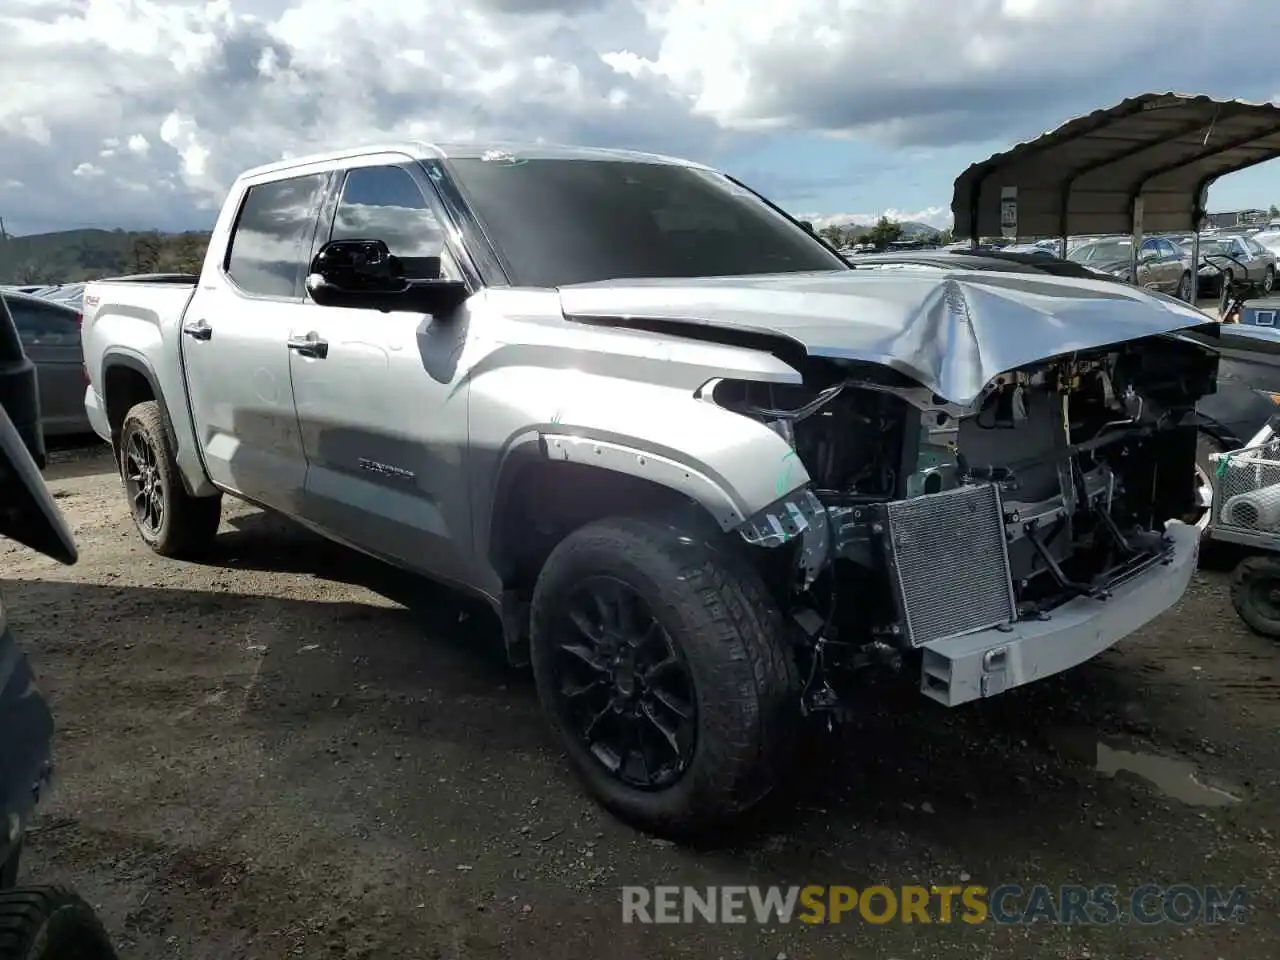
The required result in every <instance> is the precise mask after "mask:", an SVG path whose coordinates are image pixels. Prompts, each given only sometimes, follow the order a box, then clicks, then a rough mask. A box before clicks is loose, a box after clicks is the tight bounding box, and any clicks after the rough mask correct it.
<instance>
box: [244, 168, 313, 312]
mask: <svg viewBox="0 0 1280 960" xmlns="http://www.w3.org/2000/svg"><path fill="white" fill-rule="evenodd" d="M327 181H328V174H325V173H316V174H310V175H307V176H302V177H290V178H288V179H285V180H273V181H271V182H270V183H258V184H254V185H253V186H251V187H250V188H249V189H248V190H247V191H246V192H245V195H244V200H243V201H242V202H241V204H240V213H239V215H238V216H237V217H236V225H235V229H234V230H233V231H232V234H231V242H230V244H229V245H228V247H227V257H226V261H225V263H224V265H223V267H224V269H225V270H226V273H227V276H228V277H230V278H231V280H232V282H233V283H235V285H236V286H237V287H239V288H240V290H241V291H243V292H244V293H248V294H252V295H254V296H259V297H281V298H286V299H295V298H296V299H301V298H302V274H303V269H304V267H305V264H304V263H303V261H304V259H305V258H306V256H307V253H308V252H309V251H310V249H311V237H312V233H313V231H314V230H315V225H316V218H317V216H318V215H319V212H320V202H321V199H322V197H323V194H324V188H325V184H326V182H327Z"/></svg>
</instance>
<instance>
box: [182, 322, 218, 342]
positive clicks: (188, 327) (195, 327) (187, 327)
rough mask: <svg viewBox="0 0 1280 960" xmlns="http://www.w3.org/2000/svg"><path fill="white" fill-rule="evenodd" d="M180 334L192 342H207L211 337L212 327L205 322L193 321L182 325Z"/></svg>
mask: <svg viewBox="0 0 1280 960" xmlns="http://www.w3.org/2000/svg"><path fill="white" fill-rule="evenodd" d="M182 332H183V333H185V334H186V335H187V336H188V337H190V338H191V339H192V340H208V339H209V338H210V337H212V336H213V327H211V326H209V322H208V321H207V320H195V321H193V322H191V323H184V324H183V325H182Z"/></svg>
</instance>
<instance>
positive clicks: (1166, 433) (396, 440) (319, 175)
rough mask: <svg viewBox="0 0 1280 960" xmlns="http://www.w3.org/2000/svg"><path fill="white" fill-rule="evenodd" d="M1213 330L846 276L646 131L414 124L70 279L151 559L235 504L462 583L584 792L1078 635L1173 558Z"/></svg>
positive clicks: (1002, 684) (312, 161)
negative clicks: (628, 141)
mask: <svg viewBox="0 0 1280 960" xmlns="http://www.w3.org/2000/svg"><path fill="white" fill-rule="evenodd" d="M1216 335H1217V326H1216V325H1213V324H1206V318H1205V317H1204V316H1203V315H1202V314H1200V313H1198V312H1197V311H1195V310H1194V309H1192V308H1189V307H1186V306H1185V305H1183V304H1181V303H1179V302H1177V301H1175V300H1173V299H1172V298H1168V297H1163V296H1159V295H1152V294H1149V293H1147V292H1145V291H1142V290H1139V289H1135V288H1132V287H1128V286H1123V285H1119V284H1115V283H1112V282H1108V281H1105V280H1097V279H1076V278H1069V277H1057V276H1045V275H1043V274H1042V273H1037V274H1035V275H1023V274H1018V273H1014V272H1002V271H992V270H990V269H986V270H977V269H968V268H966V267H965V266H964V264H963V263H962V262H961V261H959V260H957V261H956V266H955V268H954V269H946V270H941V271H937V270H935V271H914V272H913V271H910V270H901V271H885V270H866V269H858V268H855V267H851V266H850V265H849V264H847V263H846V262H845V261H844V260H843V259H841V257H840V256H839V255H838V254H837V253H836V251H835V250H833V249H832V248H830V247H829V246H827V245H826V244H825V243H824V242H822V241H821V240H820V239H818V238H817V237H815V236H813V234H812V233H811V232H810V231H808V230H806V229H805V228H804V226H803V225H802V224H801V223H799V222H797V221H796V220H794V219H792V218H791V217H789V216H788V215H786V214H785V213H783V212H782V211H781V210H779V209H778V208H777V207H776V206H775V205H773V204H771V203H770V202H768V201H767V200H765V199H764V198H762V197H761V196H759V195H758V194H756V193H755V192H753V191H752V190H751V189H749V188H748V187H746V186H745V185H743V184H742V183H740V182H738V181H736V180H734V179H732V178H730V177H727V176H725V175H724V174H721V173H719V172H717V171H715V170H712V169H710V168H707V167H705V166H700V165H698V164H694V163H689V162H685V161H681V160H675V159H671V158H665V157H656V156H651V155H647V154H637V153H626V152H616V151H603V150H590V149H580V148H567V147H565V148H562V147H549V146H545V145H537V146H519V145H515V146H512V145H502V144H489V145H467V146H458V147H453V146H445V147H441V146H431V145H426V144H417V143H411V144H401V145H394V146H387V147H374V148H367V149H357V150H351V151H346V152H337V153H330V154H325V155H320V156H313V157H307V158H301V159H292V160H288V161H285V162H281V163H276V164H273V165H270V166H266V167H260V168H258V169H255V170H251V171H249V172H248V173H246V174H244V175H243V176H241V177H240V178H239V179H238V180H237V181H236V183H235V184H234V186H233V187H232V189H231V192H230V195H229V196H228V198H227V200H226V203H225V206H224V207H223V209H222V211H221V213H220V215H219V217H218V220H217V223H216V226H215V228H214V230H213V233H212V237H211V240H210V244H209V248H208V253H207V256H206V259H205V262H204V266H203V270H202V272H201V274H200V276H199V277H198V278H189V279H184V278H168V279H167V282H155V281H152V282H147V281H141V282H136V281H131V282H123V283H113V282H100V283H91V284H90V285H89V286H88V288H87V290H86V291H85V296H84V324H83V343H84V354H85V361H86V364H87V366H88V373H89V379H90V385H89V388H88V390H87V392H86V396H85V402H86V408H87V411H88V414H89V417H90V419H91V421H92V423H93V425H94V428H95V430H96V431H97V432H98V433H99V434H100V435H101V436H102V437H103V438H104V439H105V440H107V441H108V442H110V443H111V444H112V446H113V448H114V450H115V452H116V455H117V457H118V460H119V465H120V470H121V475H122V478H123V481H124V488H125V491H126V494H127V498H128V502H129V505H130V509H131V510H132V511H133V516H134V520H135V522H136V524H137V527H138V530H139V533H140V534H141V536H142V537H143V539H144V540H145V541H146V542H147V543H149V544H150V545H151V546H152V548H153V549H155V550H156V551H157V552H158V553H160V554H163V555H167V556H179V555H183V554H186V553H190V552H193V551H198V550H200V549H201V548H202V547H204V546H206V545H207V544H208V543H209V542H210V540H211V539H212V538H213V537H214V536H215V534H216V531H217V528H218V524H219V515H220V498H221V497H222V496H223V495H227V496H232V497H237V498H241V499H243V500H247V501H250V502H252V503H255V504H258V505H260V506H262V507H264V508H267V509H270V510H274V511H279V512H281V513H284V514H286V515H288V516H290V517H292V518H293V519H295V520H297V521H299V522H300V523H302V524H304V525H306V526H308V527H310V528H312V529H314V530H316V531H318V532H320V533H321V534H323V535H324V536H327V537H330V538H332V539H333V540H335V541H338V542H340V543H344V544H346V545H348V546H350V547H353V548H355V549H356V550H360V551H363V552H365V553H367V554H369V555H371V556H374V557H377V558H380V559H383V560H386V561H388V562H390V563H393V564H397V565H399V566H401V567H404V568H407V569H409V570H411V571H415V572H417V573H420V574H423V575H426V576H429V577H432V578H435V579H437V580H439V581H443V582H446V583H450V584H453V585H456V586H457V587H459V588H461V589H463V590H467V591H469V592H471V593H472V594H474V595H476V596H478V597H480V598H483V599H484V600H485V601H487V602H488V603H489V604H491V605H492V607H493V609H494V610H495V612H496V613H497V614H499V616H500V619H501V623H502V626H503V636H504V639H505V643H506V646H507V649H508V652H509V654H510V656H511V658H512V660H513V661H514V662H517V663H526V662H527V663H530V664H531V666H532V669H533V674H534V679H535V682H536V684H537V688H538V691H539V695H540V697H541V699H542V701H543V703H544V705H545V707H546V709H547V712H548V714H549V717H550V719H551V722H552V724H553V726H554V728H555V730H556V732H557V733H558V735H559V736H560V737H561V738H562V740H563V743H564V746H565V748H566V751H567V753H568V756H569V758H570V761H571V764H572V766H573V767H574V769H575V770H576V771H577V772H578V774H579V775H580V776H581V778H582V780H583V782H584V783H585V785H586V786H587V788H588V789H589V790H590V791H591V793H592V794H593V795H594V796H595V797H596V798H597V799H599V800H600V801H601V802H602V803H604V804H605V805H606V806H607V807H608V808H609V809H611V810H613V811H614V812H616V813H617V814H619V815H621V816H623V817H625V818H627V819H629V820H630V821H632V822H634V823H636V824H638V825H640V826H642V827H644V828H646V829H649V830H652V831H655V832H659V833H667V834H674V835H685V834H688V833H689V832H691V831H696V830H700V829H703V828H706V827H709V826H713V825H717V824H721V823H724V822H726V821H728V820H731V819H733V818H736V817H738V816H739V815H741V814H742V813H743V812H745V811H746V810H749V809H750V808H752V807H753V806H754V805H755V804H757V803H758V801H760V800H761V799H762V798H763V797H764V796H765V795H766V794H768V793H769V791H770V789H771V788H772V787H773V786H774V785H775V784H776V783H777V782H778V781H779V779H780V777H781V776H782V775H783V772H784V770H785V769H786V765H787V763H788V762H789V759H790V757H791V751H792V746H793V744H794V742H795V738H796V736H797V732H798V730H799V729H800V728H801V721H802V719H803V718H804V717H806V716H813V717H818V718H824V717H827V718H830V717H841V716H843V715H846V714H847V712H848V711H851V710H856V709H857V704H858V702H859V701H858V700H857V699H856V698H854V697H851V696H850V694H849V690H850V687H851V677H853V676H854V675H855V674H857V673H858V672H859V671H862V670H866V669H872V668H876V667H887V668H900V667H902V666H908V667H910V668H911V669H913V670H915V671H917V672H918V674H919V677H920V689H921V693H922V694H924V695H925V696H927V697H929V698H931V699H933V700H936V701H939V702H941V703H943V704H947V705H952V706H954V705H958V704H963V703H966V702H969V701H972V700H976V699H979V698H982V697H987V696H993V695H996V694H998V693H1000V692H1001V691H1004V690H1007V689H1009V688H1011V687H1015V686H1018V685H1019V684H1023V683H1027V682H1029V681H1032V680H1035V679H1038V678H1040V677H1044V676H1047V675H1049V674H1052V673H1055V672H1057V671H1060V670H1064V669H1067V668H1069V667H1072V666H1074V665H1076V664H1079V663H1081V662H1082V661H1084V660H1087V659H1089V658H1090V657H1092V656H1094V655H1096V654H1098V653H1099V652H1100V651H1102V650H1104V649H1106V648H1107V647H1109V646H1111V645H1112V644H1114V643H1116V642H1117V641H1118V640H1120V639H1121V638H1123V637H1124V636H1125V635H1127V634H1129V633H1130V632H1132V631H1133V630H1135V629H1137V628H1138V627H1140V626H1141V625H1142V624H1144V623H1146V622H1148V621H1149V620H1151V619H1152V618H1154V617H1155V616H1157V615H1158V614H1160V613H1161V612H1162V611H1164V610H1166V609H1168V608H1169V607H1170V606H1171V605H1172V604H1173V603H1175V602H1176V601H1177V600H1178V598H1179V597H1180V596H1181V595H1182V593H1183V591H1184V589H1185V588H1186V586H1187V583H1188V581H1189V579H1190V577H1191V575H1192V571H1193V569H1194V567H1195V561H1196V554H1197V550H1198V545H1199V537H1198V535H1197V532H1196V530H1195V529H1194V528H1193V527H1192V526H1189V525H1187V524H1185V523H1183V522H1181V520H1180V519H1178V518H1183V517H1185V516H1186V515H1187V514H1188V513H1189V512H1192V511H1194V509H1195V496H1196V492H1195V484H1194V482H1193V477H1194V461H1195V452H1196V451H1195V447H1196V426H1195V405H1196V402H1197V400H1198V399H1199V398H1200V397H1202V396H1204V395H1207V394H1209V393H1212V391H1213V390H1214V388H1215V377H1216V368H1217V362H1218V360H1217V354H1216V353H1215V350H1214V338H1215V337H1216Z"/></svg>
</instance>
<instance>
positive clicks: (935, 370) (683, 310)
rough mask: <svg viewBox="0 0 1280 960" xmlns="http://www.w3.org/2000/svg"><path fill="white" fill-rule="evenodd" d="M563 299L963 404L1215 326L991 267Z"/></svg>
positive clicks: (629, 287)
mask: <svg viewBox="0 0 1280 960" xmlns="http://www.w3.org/2000/svg"><path fill="white" fill-rule="evenodd" d="M560 302H561V306H562V309H563V311H564V315H565V316H566V317H567V318H568V319H570V320H577V321H581V322H584V323H592V324H604V325H608V326H617V327H629V326H634V327H638V328H643V327H645V326H646V321H648V324H647V325H648V326H650V327H657V328H658V329H672V328H674V329H673V330H672V332H676V333H679V332H680V328H681V327H683V328H685V329H686V330H687V332H688V333H689V335H691V336H699V333H698V332H697V331H698V329H699V328H701V329H702V331H703V335H704V336H705V335H706V334H707V333H710V332H711V331H712V330H716V331H721V332H729V333H734V332H736V333H741V334H748V335H750V334H754V335H757V336H760V335H764V336H769V337H774V338H784V339H785V340H790V341H792V342H793V343H795V344H797V345H799V346H800V347H801V348H802V349H803V350H804V351H805V352H806V353H807V354H809V355H810V356H815V357H825V358H829V359H833V360H856V361H863V362H866V363H873V364H879V365H881V366H885V367H889V368H891V369H893V370H896V371H899V372H900V373H903V374H905V375H906V376H908V377H910V378H911V379H913V380H915V381H916V382H917V383H919V384H920V385H921V386H924V387H927V388H928V389H929V390H931V391H932V392H933V393H935V394H937V395H938V396H940V397H942V398H944V399H945V400H947V401H950V402H951V403H954V404H958V405H960V406H963V407H967V406H969V405H971V404H972V403H973V402H974V401H975V400H976V399H977V398H978V397H979V395H980V394H981V392H982V389H983V387H984V386H985V385H986V384H987V383H988V382H989V381H990V380H991V379H992V378H993V377H995V376H996V375H998V374H1001V373H1005V372H1007V371H1009V370H1014V369H1016V368H1018V367H1023V366H1026V365H1028V364H1031V363H1034V362H1036V361H1040V360H1046V359H1049V358H1051V357H1056V356H1060V355H1063V354H1070V353H1072V352H1075V351H1083V350H1089V349H1094V348H1097V347H1102V346H1107V345H1110V344H1116V343H1122V342H1124V341H1127V340H1137V339H1140V338H1142V337H1148V336H1153V335H1156V334H1165V333H1172V332H1174V331H1177V330H1184V329H1188V328H1192V327H1197V326H1202V325H1206V324H1212V323H1213V321H1211V320H1210V319H1209V317H1207V316H1206V315H1205V314H1203V313H1201V312H1200V311H1199V310H1197V309H1195V308H1194V307H1191V306H1189V305H1187V304H1185V303H1182V302H1181V301H1179V300H1175V299H1173V298H1172V297H1166V296H1164V295H1161V294H1152V293H1150V292H1148V291H1145V290H1141V289H1138V288H1136V287H1131V286H1126V285H1124V284H1121V283H1117V282H1114V281H1109V280H1075V279H1067V278H1061V277H1048V276H1039V275H1034V276H1033V275H1028V274H1020V273H998V272H993V271H986V270H983V271H963V270H931V271H902V272H899V271H890V272H885V271H871V270H867V271H861V270H849V271H847V272H846V271H832V272H822V273H803V274H770V275H766V276H752V277H717V278H710V279H692V280H683V279H680V280H615V281H605V282H602V283H586V284H573V285H570V286H565V287H561V288H560ZM1215 326H1216V324H1215ZM1214 332H1216V331H1214ZM1206 345H1207V344H1206Z"/></svg>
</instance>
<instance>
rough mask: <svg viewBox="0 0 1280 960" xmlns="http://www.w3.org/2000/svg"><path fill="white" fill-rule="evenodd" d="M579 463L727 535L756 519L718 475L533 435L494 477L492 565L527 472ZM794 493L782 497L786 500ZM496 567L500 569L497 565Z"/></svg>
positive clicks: (597, 443) (612, 445) (486, 544)
mask: <svg viewBox="0 0 1280 960" xmlns="http://www.w3.org/2000/svg"><path fill="white" fill-rule="evenodd" d="M557 462H558V463H577V464H582V465H585V466H590V467H595V468H598V469H603V470H607V471H610V472H613V473H616V474H619V475H622V476H628V477H632V478H634V479H638V480H644V481H647V482H650V483H653V484H655V485H657V486H660V487H665V488H666V489H668V490H670V491H671V492H672V493H675V494H679V495H680V496H683V497H686V498H688V499H689V500H690V501H692V502H693V503H696V504H698V505H699V506H701V507H702V508H703V509H704V510H705V511H706V512H707V515H708V517H709V518H710V519H711V520H712V521H714V522H715V523H716V524H717V525H718V526H719V527H720V528H721V529H722V530H725V531H729V530H732V529H735V528H737V527H738V526H740V525H741V524H743V523H745V522H747V521H748V520H749V519H750V517H751V516H752V515H753V511H751V510H750V508H749V506H748V505H747V504H744V503H741V502H740V501H739V499H738V498H737V497H735V496H734V495H733V492H732V490H731V488H730V487H729V486H728V484H727V483H725V481H724V480H723V478H720V477H717V476H715V475H714V474H710V473H708V472H706V471H704V470H700V469H698V468H695V467H693V466H691V465H688V464H685V463H682V462H680V461H678V460H676V459H673V458H671V457H669V456H664V455H661V454H655V453H652V452H651V451H646V450H640V449H638V448H635V447H631V446H628V445H627V444H625V443H622V442H618V441H614V440H605V439H603V438H597V437H591V436H581V435H569V434H563V433H548V432H544V431H543V430H541V429H531V430H527V431H525V432H523V433H521V434H519V435H518V436H516V437H515V438H513V439H512V441H511V442H510V443H508V444H507V446H506V449H505V450H504V451H503V453H502V456H501V457H500V458H499V460H498V465H497V469H496V470H495V472H494V478H495V479H494V483H493V486H492V495H491V497H490V498H489V502H488V504H487V505H486V513H485V514H484V516H485V518H486V519H487V525H488V529H487V530H486V531H485V532H484V534H483V537H482V544H483V547H482V548H483V549H484V550H485V551H486V553H487V556H488V557H489V558H490V560H491V562H492V561H496V560H497V559H498V557H499V555H500V554H501V550H502V544H503V543H504V542H505V540H506V538H507V536H508V534H509V533H510V531H508V530H506V529H505V527H504V519H503V509H502V504H503V503H505V502H507V500H508V498H509V497H510V496H511V495H512V489H513V487H514V486H515V484H516V483H517V482H518V478H519V476H520V474H521V472H522V470H523V469H524V468H525V467H527V466H529V465H531V464H535V463H557ZM794 474H795V475H794V476H793V477H790V478H789V480H790V483H789V486H790V487H792V488H798V487H802V486H804V485H806V484H807V483H808V480H809V477H808V474H807V472H806V471H805V470H804V467H803V466H802V465H801V464H800V463H799V462H798V460H797V462H796V465H795V471H794ZM789 492H790V490H785V491H780V493H779V496H780V497H782V496H784V495H785V494H787V493H789ZM494 565H495V567H496V566H497V564H496V563H495V564H494Z"/></svg>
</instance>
